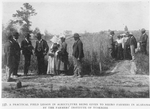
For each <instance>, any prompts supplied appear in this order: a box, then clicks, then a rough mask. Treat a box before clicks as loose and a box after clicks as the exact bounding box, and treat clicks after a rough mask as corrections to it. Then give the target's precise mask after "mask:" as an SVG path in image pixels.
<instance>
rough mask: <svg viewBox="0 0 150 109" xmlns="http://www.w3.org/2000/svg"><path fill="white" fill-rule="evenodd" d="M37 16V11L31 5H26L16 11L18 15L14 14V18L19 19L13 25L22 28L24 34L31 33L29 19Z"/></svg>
mask: <svg viewBox="0 0 150 109" xmlns="http://www.w3.org/2000/svg"><path fill="white" fill-rule="evenodd" d="M36 14H37V13H36V12H35V9H34V8H33V7H32V6H31V5H30V4H29V3H24V4H23V7H21V10H16V13H15V14H13V17H15V18H17V20H15V21H13V23H15V24H19V25H20V26H21V33H22V34H26V33H31V32H32V31H31V30H30V26H31V21H30V20H29V19H30V17H31V16H34V15H36Z"/></svg>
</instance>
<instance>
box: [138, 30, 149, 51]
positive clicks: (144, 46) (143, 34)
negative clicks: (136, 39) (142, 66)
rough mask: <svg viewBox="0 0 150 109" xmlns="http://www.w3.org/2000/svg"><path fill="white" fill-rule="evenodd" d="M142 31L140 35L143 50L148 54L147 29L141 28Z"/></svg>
mask: <svg viewBox="0 0 150 109" xmlns="http://www.w3.org/2000/svg"><path fill="white" fill-rule="evenodd" d="M141 33H142V35H141V37H140V46H141V52H142V53H143V54H147V50H146V46H147V39H148V35H147V34H146V30H145V29H144V28H143V29H142V30H141Z"/></svg>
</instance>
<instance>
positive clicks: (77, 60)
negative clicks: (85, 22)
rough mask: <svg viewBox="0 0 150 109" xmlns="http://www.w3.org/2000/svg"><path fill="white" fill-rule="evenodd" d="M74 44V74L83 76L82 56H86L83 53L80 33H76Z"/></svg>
mask: <svg viewBox="0 0 150 109" xmlns="http://www.w3.org/2000/svg"><path fill="white" fill-rule="evenodd" d="M73 37H74V40H75V42H74V45H73V54H72V55H73V61H74V76H79V77H82V76H83V74H82V58H83V57H84V53H83V43H82V41H81V40H80V38H79V37H80V36H79V34H78V33H75V34H74V36H73Z"/></svg>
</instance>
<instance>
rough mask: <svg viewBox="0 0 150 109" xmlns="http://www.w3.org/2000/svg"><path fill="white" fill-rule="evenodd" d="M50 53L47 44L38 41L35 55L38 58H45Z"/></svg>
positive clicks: (43, 41)
mask: <svg viewBox="0 0 150 109" xmlns="http://www.w3.org/2000/svg"><path fill="white" fill-rule="evenodd" d="M48 51H49V47H48V44H47V42H46V41H45V40H44V39H42V40H41V42H39V41H36V46H35V55H36V56H45V55H46V54H47V53H48Z"/></svg>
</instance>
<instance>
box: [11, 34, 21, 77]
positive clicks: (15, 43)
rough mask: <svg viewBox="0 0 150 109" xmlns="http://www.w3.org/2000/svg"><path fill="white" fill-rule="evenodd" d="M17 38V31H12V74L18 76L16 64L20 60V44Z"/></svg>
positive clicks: (17, 64)
mask: <svg viewBox="0 0 150 109" xmlns="http://www.w3.org/2000/svg"><path fill="white" fill-rule="evenodd" d="M18 38H19V33H18V32H14V33H13V39H12V43H13V57H14V60H13V64H14V68H13V75H14V76H19V75H18V74H17V72H18V66H19V62H20V51H21V48H20V45H19V43H18V41H17V40H18Z"/></svg>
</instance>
